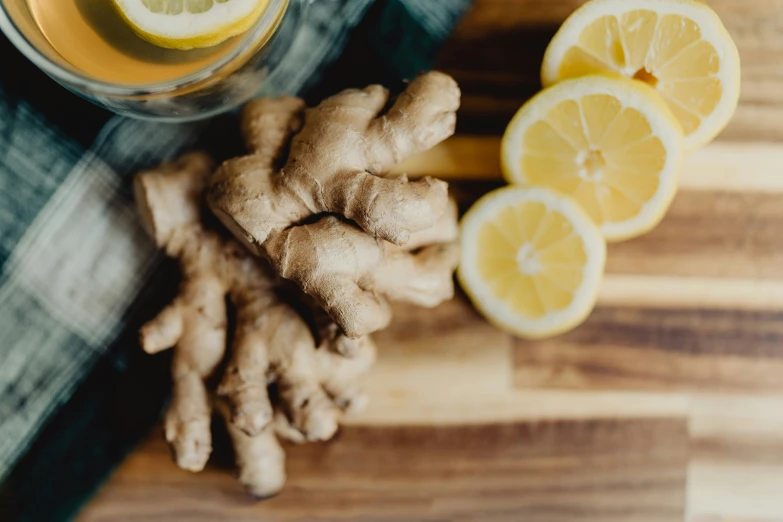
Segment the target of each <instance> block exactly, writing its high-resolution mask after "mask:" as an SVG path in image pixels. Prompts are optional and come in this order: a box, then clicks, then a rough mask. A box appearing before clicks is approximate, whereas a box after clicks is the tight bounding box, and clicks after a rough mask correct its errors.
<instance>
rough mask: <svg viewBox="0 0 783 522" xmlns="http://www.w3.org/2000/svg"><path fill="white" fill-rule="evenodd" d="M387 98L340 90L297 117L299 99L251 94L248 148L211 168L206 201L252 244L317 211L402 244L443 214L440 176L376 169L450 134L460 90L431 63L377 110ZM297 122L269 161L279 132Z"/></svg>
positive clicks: (375, 92)
mask: <svg viewBox="0 0 783 522" xmlns="http://www.w3.org/2000/svg"><path fill="white" fill-rule="evenodd" d="M387 99H388V92H387V91H386V89H384V88H383V87H381V86H378V85H372V86H369V87H367V88H365V89H363V90H356V89H349V90H346V91H343V92H341V93H339V94H337V95H335V96H333V97H331V98H328V99H326V100H324V101H323V102H322V103H321V104H320V105H318V106H317V107H315V108H313V109H309V110H307V111H306V114H305V115H304V120H303V121H304V123H303V125H302V124H301V123H300V122H301V121H302V118H303V112H304V104H303V102H301V100H298V99H295V98H283V99H281V100H276V101H275V100H259V101H256V102H251V104H249V105H248V107H247V108H246V110H245V115H244V116H245V123H244V125H243V129H244V130H245V135H246V141H247V142H248V145H249V148H250V150H251V154H250V155H248V156H245V157H242V158H237V159H235V160H231V161H228V162H226V163H225V164H224V165H223V166H222V167H221V168H220V170H219V172H218V173H217V174H216V176H215V177H214V179H213V181H212V183H211V185H212V186H211V189H210V194H209V200H210V206H211V207H212V210H213V211H214V212H215V214H216V215H217V216H218V217H219V218H220V219H221V221H223V222H224V223H225V224H226V226H227V227H228V228H229V229H231V230H232V232H234V234H235V235H237V236H238V237H240V238H243V239H244V240H247V241H248V242H249V243H250V244H251V245H253V246H255V247H256V248H257V249H258V250H259V251H260V250H263V245H264V243H265V241H266V240H267V238H268V237H269V236H270V234H273V233H276V232H281V231H283V230H285V229H287V228H288V227H291V226H293V225H297V224H300V223H302V222H303V221H304V220H306V219H308V218H309V217H311V216H314V215H318V214H322V213H334V214H339V215H341V216H344V217H345V218H347V219H349V220H352V221H354V222H356V223H357V224H358V225H359V226H360V227H361V228H363V229H364V230H365V231H366V232H367V233H369V234H370V235H371V236H373V237H378V238H381V239H385V240H387V241H389V242H391V243H394V244H397V245H404V244H405V243H406V242H407V241H408V239H409V237H410V235H411V233H413V232H417V231H419V230H424V229H427V228H430V227H432V226H433V225H434V224H435V222H436V221H437V219H438V218H439V217H440V215H441V214H442V213H443V211H444V210H445V208H446V204H447V199H448V196H447V185H446V184H445V183H444V182H442V181H439V180H436V179H434V178H425V179H423V180H421V181H416V182H409V181H408V180H407V179H404V178H398V179H390V178H384V177H381V176H383V175H384V174H385V173H386V172H388V171H389V170H390V169H391V168H392V167H393V166H395V165H397V164H398V163H400V162H401V161H402V160H404V159H405V158H407V157H408V156H411V155H413V154H416V153H418V152H421V151H424V150H427V149H429V148H432V147H433V146H435V145H437V144H438V143H440V142H441V141H443V140H444V139H446V138H448V137H449V136H451V135H452V134H453V133H454V127H455V124H456V110H457V108H458V107H459V101H460V91H459V88H458V87H457V83H456V82H455V81H454V80H453V79H452V78H451V77H450V76H448V75H446V74H443V73H438V72H431V73H427V74H424V75H422V76H420V77H419V78H417V79H416V80H414V81H413V82H411V84H410V85H409V86H408V89H407V90H406V91H405V92H403V93H402V94H401V95H400V96H399V98H398V99H397V101H396V102H395V104H394V105H393V106H392V108H391V109H390V110H389V111H388V112H387V113H386V114H384V115H381V116H379V114H380V112H381V111H382V110H383V108H384V106H385V105H386V102H387ZM270 105H274V106H273V107H270ZM300 125H301V130H300V131H299V132H298V133H297V134H296V135H295V136H294V138H293V140H292V142H291V146H290V153H289V155H288V159H287V161H286V162H285V165H283V167H282V168H280V169H279V170H278V169H277V168H276V167H277V165H276V161H275V160H276V159H278V158H279V156H280V149H281V147H280V144H281V143H282V142H283V141H282V140H281V139H280V138H281V135H285V134H287V133H290V132H293V131H296V130H297V129H298V128H299V127H300ZM270 129H275V130H274V131H271V130H270Z"/></svg>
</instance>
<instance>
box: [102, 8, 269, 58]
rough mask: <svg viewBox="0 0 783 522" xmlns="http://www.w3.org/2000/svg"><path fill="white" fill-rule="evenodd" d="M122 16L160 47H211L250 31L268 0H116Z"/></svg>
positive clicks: (144, 37) (143, 35)
mask: <svg viewBox="0 0 783 522" xmlns="http://www.w3.org/2000/svg"><path fill="white" fill-rule="evenodd" d="M113 1H114V5H115V7H116V8H117V11H118V12H119V14H120V16H122V18H123V19H124V20H125V22H126V23H127V24H128V25H129V26H130V27H131V28H132V29H133V31H134V32H135V33H136V34H137V35H138V36H139V37H141V38H143V39H144V40H146V41H148V42H150V43H152V44H155V45H157V46H159V47H167V48H169V49H180V50H188V49H194V48H199V47H211V46H213V45H217V44H219V43H221V42H223V41H225V40H228V39H229V38H231V37H233V36H236V35H238V34H241V33H243V32H245V31H247V30H248V29H249V28H250V27H251V26H252V25H253V24H254V23H255V22H256V21H258V19H259V18H260V16H261V14H262V13H263V12H264V9H266V7H267V4H268V1H269V0H113Z"/></svg>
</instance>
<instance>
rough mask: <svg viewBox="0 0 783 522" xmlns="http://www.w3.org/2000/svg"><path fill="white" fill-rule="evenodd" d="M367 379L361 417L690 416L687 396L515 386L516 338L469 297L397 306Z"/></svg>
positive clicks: (450, 421)
mask: <svg viewBox="0 0 783 522" xmlns="http://www.w3.org/2000/svg"><path fill="white" fill-rule="evenodd" d="M375 339H376V342H377V344H378V348H379V350H378V352H379V353H378V362H377V364H376V365H375V367H374V368H373V369H372V370H371V372H370V374H369V375H368V377H367V378H366V379H365V381H366V384H365V389H366V391H367V392H368V394H369V397H370V406H369V407H368V408H367V409H366V411H365V412H363V413H362V414H360V415H358V416H355V417H352V418H349V419H347V422H348V423H349V424H355V425H385V426H399V425H411V424H413V425H425V424H426V425H433V426H434V425H454V424H461V425H464V424H478V423H500V422H516V421H521V420H542V419H549V420H551V419H590V418H649V417H684V416H686V415H687V407H688V401H687V398H685V397H682V396H677V395H674V394H662V393H661V394H655V393H650V394H639V393H632V392H624V391H614V392H593V393H585V392H584V391H582V390H580V391H567V390H557V391H553V390H524V391H519V390H516V389H515V386H514V372H513V368H512V364H513V342H514V341H513V340H512V338H511V337H510V336H508V335H506V334H503V333H501V332H500V331H498V330H497V329H495V328H493V327H492V326H490V325H489V324H488V323H487V322H486V321H485V320H484V319H482V318H481V317H480V316H479V315H478V314H477V313H476V312H475V311H474V310H473V308H472V307H471V306H470V304H469V303H468V302H467V300H466V299H465V298H464V297H460V298H457V299H455V300H453V301H451V302H449V303H446V304H444V305H442V306H440V307H438V308H437V309H435V310H427V311H422V310H420V309H417V308H414V307H410V306H396V307H395V320H394V324H393V325H392V326H391V328H389V329H388V330H386V331H385V332H381V333H379V334H377V335H376V336H375Z"/></svg>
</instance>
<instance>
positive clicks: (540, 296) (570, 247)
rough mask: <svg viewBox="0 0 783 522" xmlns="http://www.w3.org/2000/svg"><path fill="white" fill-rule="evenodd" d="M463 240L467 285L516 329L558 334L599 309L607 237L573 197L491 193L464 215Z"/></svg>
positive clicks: (530, 191) (495, 316)
mask: <svg viewBox="0 0 783 522" xmlns="http://www.w3.org/2000/svg"><path fill="white" fill-rule="evenodd" d="M461 244H462V249H461V250H462V253H461V259H460V265H459V268H458V271H457V274H458V278H459V280H460V283H461V285H462V288H463V289H464V290H465V292H466V293H467V294H468V295H469V296H470V298H471V300H472V301H473V303H474V305H475V306H476V307H477V308H478V309H479V310H480V311H481V312H482V314H483V315H484V316H485V317H487V318H488V319H489V320H490V321H491V322H492V323H494V324H495V325H497V326H498V327H500V328H502V329H504V330H506V331H508V332H511V333H513V334H515V335H518V336H520V337H524V338H530V339H539V338H544V337H549V336H553V335H558V334H560V333H563V332H566V331H568V330H570V329H572V328H574V327H575V326H577V325H578V324H579V323H581V322H582V321H584V319H585V318H586V317H587V316H588V315H589V313H590V311H591V310H592V309H593V307H594V306H595V302H596V298H597V295H598V288H599V285H600V282H601V279H602V277H603V271H604V264H605V262H606V242H605V241H604V239H603V237H602V236H601V233H600V231H599V230H598V228H597V227H596V226H595V224H594V223H593V222H592V221H591V219H590V218H589V217H588V216H587V215H586V214H585V213H584V211H583V210H582V209H581V208H580V207H579V206H578V205H577V204H576V203H574V202H573V201H571V200H570V199H569V198H568V197H566V196H563V195H561V194H558V193H556V192H553V191H550V190H546V189H541V188H525V187H514V186H511V187H505V188H502V189H499V190H496V191H494V192H491V193H490V194H487V195H486V196H484V197H483V198H482V199H480V200H479V201H478V202H477V203H476V204H475V205H474V206H473V207H472V208H471V209H470V211H469V212H468V213H467V214H466V215H465V217H464V218H463V220H462V224H461Z"/></svg>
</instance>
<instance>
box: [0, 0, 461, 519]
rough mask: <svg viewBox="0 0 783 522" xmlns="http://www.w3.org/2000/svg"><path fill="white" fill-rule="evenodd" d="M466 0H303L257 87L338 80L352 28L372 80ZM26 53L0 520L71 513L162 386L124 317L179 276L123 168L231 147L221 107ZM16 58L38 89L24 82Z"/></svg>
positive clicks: (5, 259) (138, 433) (2, 415)
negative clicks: (91, 98) (113, 85)
mask: <svg viewBox="0 0 783 522" xmlns="http://www.w3.org/2000/svg"><path fill="white" fill-rule="evenodd" d="M468 4H469V0H427V1H426V2H423V1H419V0H342V1H335V0H318V1H316V2H313V4H312V5H311V6H310V9H309V12H308V14H307V18H306V21H305V23H304V26H303V28H302V29H301V32H300V34H299V35H298V37H297V40H296V42H295V44H294V45H293V46H292V47H291V49H290V51H289V55H287V56H286V58H285V59H284V60H283V65H282V66H281V67H280V68H279V69H278V70H277V71H276V72H275V73H274V75H273V76H272V77H271V78H270V80H269V82H267V83H266V84H265V86H264V88H263V93H262V94H278V93H299V94H307V93H308V92H309V93H311V95H312V96H320V95H322V94H323V93H324V92H326V93H328V92H330V91H332V92H333V90H334V89H335V88H337V87H344V85H338V84H337V83H335V82H334V81H333V82H332V84H329V81H328V80H327V81H326V82H325V83H323V82H322V83H321V84H320V87H319V88H320V89H321V91H322V92H317V91H316V92H315V93H313V90H312V87H313V86H314V85H317V84H318V82H319V80H321V79H322V77H324V76H326V77H329V72H328V71H329V66H330V64H331V62H333V61H334V60H335V59H336V58H337V57H338V56H339V55H340V54H341V53H342V51H343V49H344V47H345V46H346V44H347V42H348V40H349V36H350V37H351V38H352V39H361V40H363V41H361V42H355V45H354V46H353V47H356V46H361V48H362V49H363V51H362V52H369V50H371V51H372V52H373V53H374V58H373V59H372V60H371V63H372V64H373V66H372V67H370V68H371V69H372V68H373V67H374V68H375V70H374V72H373V73H372V74H371V75H373V76H374V77H372V78H369V80H374V81H379V80H380V81H397V82H399V80H400V79H403V78H410V77H413V76H415V74H416V73H417V72H419V71H420V70H423V69H426V68H427V67H428V66H429V65H430V62H431V60H432V58H433V56H434V53H435V51H436V49H437V46H438V44H439V43H440V42H442V40H443V39H444V38H445V37H446V36H447V35H448V33H449V31H450V30H451V29H452V27H453V26H454V24H455V23H456V21H457V19H458V18H459V16H460V15H461V14H462V12H463V11H464V9H465V8H466V7H467V5H468ZM357 26H358V27H357ZM357 35H360V36H357ZM0 44H3V45H5V47H0V51H2V50H5V49H6V48H7V49H8V52H3V53H0V54H2V55H3V56H7V55H8V54H9V53H12V56H11V59H12V60H13V59H17V60H19V56H18V55H14V54H13V53H15V51H14V50H11V48H10V45H9V44H8V43H7V42H2V41H0ZM14 56H15V58H14ZM378 64H382V67H381V66H379V65H378ZM26 67H27V68H26V69H25V67H21V69H17V68H15V67H11V68H5V67H4V68H3V69H4V70H3V72H2V73H0V483H2V486H0V520H2V521H14V522H16V521H35V522H42V521H48V520H57V521H60V520H66V519H68V518H70V517H71V516H73V514H74V513H75V512H76V510H77V509H78V508H79V506H80V505H81V504H82V503H83V502H84V501H85V500H86V499H87V498H88V496H89V495H90V494H91V493H92V492H93V491H94V490H95V489H96V488H97V487H98V486H99V485H100V483H101V481H102V480H104V479H105V478H106V476H108V474H109V472H110V471H111V470H112V469H113V467H114V466H116V465H117V464H118V463H119V462H120V461H121V459H122V458H123V457H124V456H125V455H126V454H127V452H128V451H129V450H130V449H131V448H132V446H133V444H135V443H136V442H137V441H138V440H139V439H140V438H141V437H142V436H144V435H145V434H146V433H147V432H148V430H149V429H150V427H151V426H152V425H153V424H154V423H155V422H156V420H157V419H158V417H159V414H160V411H161V408H162V406H163V403H164V401H165V398H166V393H167V390H168V380H169V377H168V362H169V360H168V358H169V357H170V356H167V355H163V356H158V357H151V356H146V355H144V354H143V353H141V350H140V349H139V348H138V345H137V333H136V332H137V329H138V327H139V325H140V324H142V323H143V322H144V321H145V320H146V319H148V318H150V316H152V315H154V313H155V312H156V311H157V310H158V309H159V308H160V307H161V306H162V304H163V303H165V302H166V301H167V300H168V299H170V298H171V297H172V295H173V294H174V293H175V292H176V286H177V277H176V271H175V270H174V269H173V267H172V266H171V264H170V263H165V262H164V263H161V262H160V256H158V254H157V253H156V252H155V250H154V247H153V245H152V243H151V242H150V241H149V240H148V238H147V237H146V236H145V234H144V233H143V231H142V230H141V228H140V227H139V224H138V220H137V218H136V215H135V207H134V205H133V202H132V198H131V193H130V185H131V184H130V179H131V176H132V175H133V174H134V173H135V172H137V171H138V170H140V169H143V168H146V167H149V166H151V165H154V164H156V163H158V162H160V161H162V160H165V159H168V158H171V157H172V156H175V155H176V154H177V153H178V152H180V151H182V150H183V149H186V148H191V147H204V146H206V147H207V148H208V149H211V150H212V152H213V153H215V154H216V155H217V156H218V157H220V156H225V155H227V154H230V153H232V152H238V151H237V150H236V147H237V145H238V144H239V143H240V140H239V136H238V135H237V131H236V129H237V125H236V121H235V116H233V115H228V116H224V117H220V118H217V119H216V120H213V121H211V122H209V123H208V124H207V123H204V122H201V123H195V124H178V125H174V124H160V123H152V122H145V121H137V120H132V119H127V118H122V117H111V118H110V117H109V116H108V113H105V112H104V111H102V110H100V109H97V108H95V107H93V106H91V105H89V104H87V102H82V101H81V100H77V99H76V98H75V97H72V95H70V94H69V93H67V92H66V91H65V90H64V89H62V88H61V87H59V86H57V85H55V84H54V83H53V82H51V81H49V80H48V79H45V80H44V79H43V78H44V77H43V76H42V74H41V73H40V72H38V71H36V70H33V69H32V68H31V66H29V64H27V65H26ZM332 67H337V68H339V67H340V65H334V66H332ZM343 67H344V66H343ZM20 70H22V77H21V78H20V77H19V74H20V73H19V71H20ZM25 70H26V71H29V74H30V75H38V76H36V82H42V83H44V84H45V85H44V88H45V90H44V92H43V93H42V94H36V92H37V91H35V90H31V91H30V92H29V93H28V92H27V84H28V82H30V80H29V79H25V78H24V75H25V72H24V71H25ZM11 71H13V77H12V76H11ZM332 76H333V77H340V76H341V75H335V74H333V75H332ZM36 82H32V83H36ZM338 83H339V82H338ZM28 94H29V96H28ZM26 98H30V100H29V101H28V100H26ZM52 100H63V101H62V102H61V103H60V104H59V105H58V104H57V103H55V102H53V101H52ZM58 103H59V102H58ZM52 122H54V124H53V123H52ZM98 128H100V130H99V131H95V130H94V129H98ZM90 142H91V144H90V145H87V144H89V143H90Z"/></svg>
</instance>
